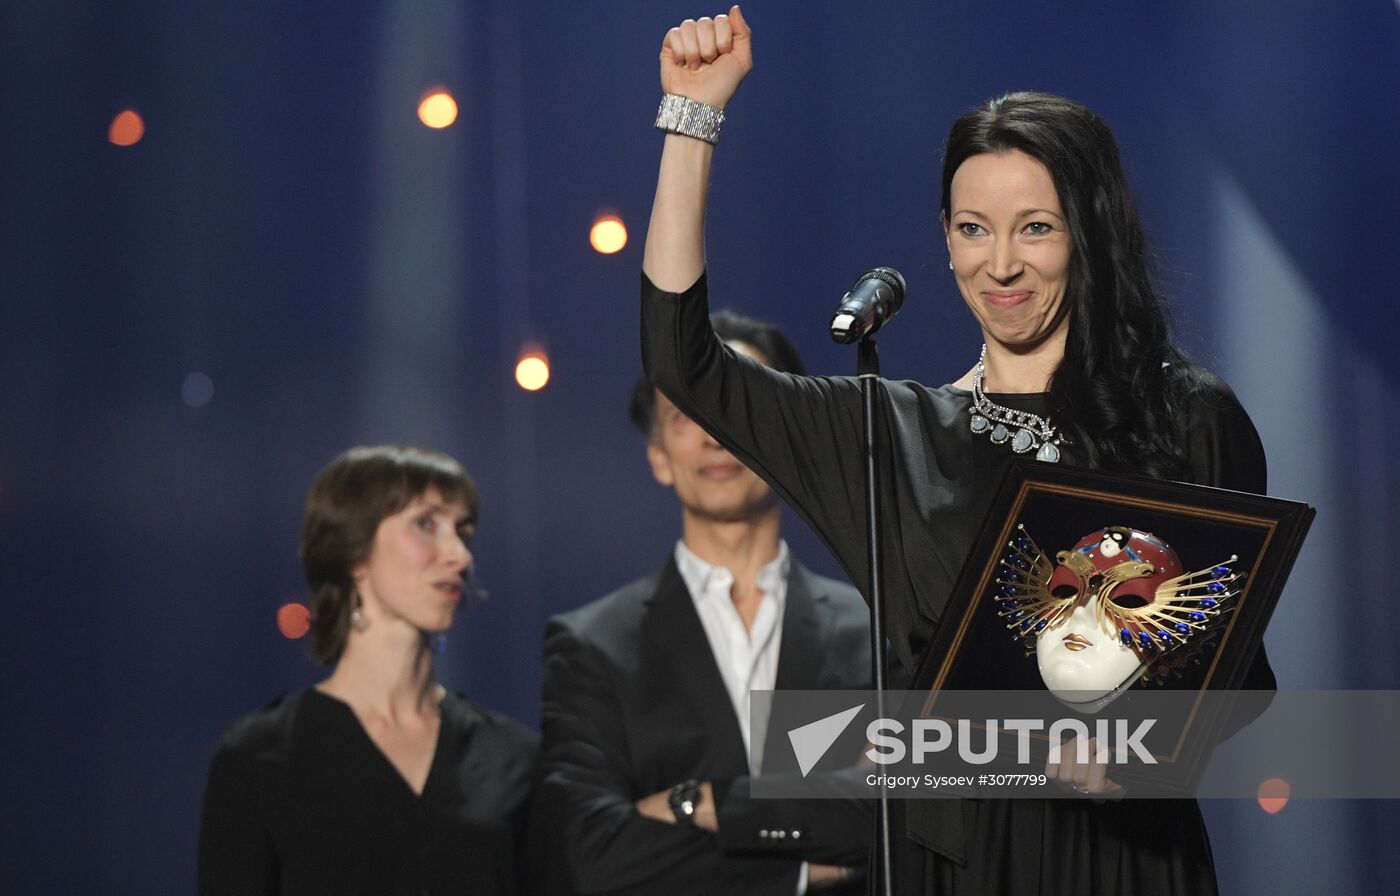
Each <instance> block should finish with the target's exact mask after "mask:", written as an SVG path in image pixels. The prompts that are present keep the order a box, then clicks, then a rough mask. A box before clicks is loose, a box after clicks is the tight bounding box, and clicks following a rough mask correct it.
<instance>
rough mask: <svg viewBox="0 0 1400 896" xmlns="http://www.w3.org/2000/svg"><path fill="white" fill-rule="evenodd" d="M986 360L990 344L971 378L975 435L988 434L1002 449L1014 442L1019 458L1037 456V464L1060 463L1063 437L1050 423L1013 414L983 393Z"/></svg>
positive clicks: (978, 357)
mask: <svg viewBox="0 0 1400 896" xmlns="http://www.w3.org/2000/svg"><path fill="white" fill-rule="evenodd" d="M986 358H987V344H986V343H985V342H984V343H982V354H980V355H978V356H977V373H976V374H975V375H974V376H973V378H972V420H971V421H970V423H969V425H970V426H971V428H972V431H973V432H974V433H977V434H978V435H981V434H982V433H989V437H990V438H991V440H992V443H993V444H995V445H1000V444H1002V443H1003V442H1005V441H1007V440H1008V439H1010V440H1011V450H1012V451H1014V452H1016V453H1017V454H1025V453H1026V452H1028V451H1034V452H1035V459H1036V460H1043V461H1045V462H1046V463H1048V464H1053V463H1058V462H1059V460H1060V443H1061V442H1063V441H1064V437H1063V436H1061V435H1060V434H1059V433H1058V432H1056V431H1055V427H1054V426H1051V425H1050V421H1049V420H1047V419H1046V418H1044V417H1042V416H1040V415H1039V414H1032V413H1030V412H1028V411H1013V410H1012V409H1011V408H1008V407H1003V406H1002V405H999V404H997V403H996V402H994V401H992V400H991V399H990V398H988V397H987V393H986V392H983V391H982V378H983V377H984V376H985V375H986V372H987V370H986V366H985V365H984V362H985V361H986Z"/></svg>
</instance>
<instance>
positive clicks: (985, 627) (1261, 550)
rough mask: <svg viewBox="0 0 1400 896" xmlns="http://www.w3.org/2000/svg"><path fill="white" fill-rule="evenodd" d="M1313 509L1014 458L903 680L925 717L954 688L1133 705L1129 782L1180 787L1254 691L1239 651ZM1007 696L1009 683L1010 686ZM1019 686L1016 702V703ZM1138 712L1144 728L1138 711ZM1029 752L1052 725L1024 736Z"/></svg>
mask: <svg viewBox="0 0 1400 896" xmlns="http://www.w3.org/2000/svg"><path fill="white" fill-rule="evenodd" d="M1313 514H1314V511H1313V509H1312V508H1311V507H1308V506H1307V505H1306V504H1300V503H1297V502H1294V501H1285V500H1280V499H1277V498H1271V497H1265V496H1261V495H1254V494H1247V493H1243V492H1234V491H1227V490H1224V489H1216V488H1208V487H1205V486H1195V485H1187V484H1183V483H1176V482H1166V481H1161V480H1152V479H1144V478H1139V477H1128V476H1116V475H1108V474H1103V473H1093V472H1088V471H1083V470H1075V469H1072V468H1068V467H1060V466H1054V465H1049V464H1038V463H1028V462H1023V463H1018V464H1015V465H1013V467H1012V468H1011V470H1010V471H1009V472H1008V474H1007V477H1006V479H1005V481H1004V482H1003V484H1002V486H1001V488H1000V490H999V491H998V493H997V497H996V498H995V499H994V501H993V503H992V506H991V509H990V511H989V513H988V515H987V518H986V520H985V522H984V523H983V526H982V529H981V531H980V533H979V534H978V536H977V540H976V542H975V543H974V546H973V549H972V552H971V554H970V555H969V557H968V560H967V564H966V565H965V566H964V568H963V570H962V574H961V575H960V577H959V579H958V583H957V585H956V587H955V588H954V590H953V593H952V596H951V599H950V600H949V603H948V605H947V609H946V611H945V614H944V617H943V619H942V620H941V621H940V624H939V628H938V631H937V633H936V635H935V637H934V640H933V642H932V644H931V645H930V647H929V650H928V652H927V653H926V655H925V657H924V660H923V662H922V664H921V667H920V669H919V672H918V673H917V675H916V676H915V679H914V684H913V687H914V689H915V690H917V691H919V692H920V693H921V694H922V695H923V696H921V697H920V698H919V699H920V700H922V701H923V705H922V707H921V708H920V710H919V714H920V715H921V716H922V717H924V718H927V719H933V718H951V717H954V716H965V715H967V710H966V708H965V707H964V706H963V705H961V704H960V702H959V700H958V699H957V695H958V694H959V693H964V692H969V693H970V692H988V691H998V692H1014V693H1015V695H1016V697H1017V698H1018V699H1019V701H1020V702H1019V703H1018V704H1017V705H1018V706H1020V707H1022V708H1021V709H1018V710H1017V712H1020V713H1021V714H1023V715H1024V714H1025V713H1026V710H1025V709H1024V708H1023V707H1025V706H1027V705H1032V706H1036V707H1038V708H1037V709H1036V713H1037V716H1039V715H1042V714H1043V716H1044V718H1045V719H1046V720H1047V724H1046V725H1045V731H1050V730H1052V726H1051V725H1050V724H1049V719H1050V718H1051V717H1055V718H1065V717H1068V718H1071V719H1081V720H1083V722H1084V724H1085V725H1086V726H1088V727H1089V728H1090V729H1092V727H1093V725H1094V723H1095V722H1096V721H1099V720H1104V722H1103V724H1104V725H1105V728H1100V729H1099V730H1100V731H1103V730H1106V726H1107V724H1108V723H1107V720H1109V719H1112V720H1113V723H1114V724H1118V725H1124V724H1128V723H1129V722H1130V721H1131V722H1132V723H1133V724H1137V725H1138V726H1139V730H1146V731H1149V732H1150V733H1149V734H1147V735H1146V736H1145V737H1144V739H1143V744H1144V745H1145V748H1144V749H1143V751H1142V752H1143V753H1144V754H1150V758H1148V759H1147V761H1135V762H1123V763H1122V764H1121V765H1119V766H1116V767H1115V768H1114V770H1113V771H1112V772H1111V774H1112V776H1113V778H1114V780H1115V781H1118V782H1120V783H1123V784H1125V785H1126V786H1127V787H1128V791H1127V792H1129V793H1132V792H1134V790H1136V792H1137V793H1139V794H1141V795H1152V794H1156V795H1164V796H1165V795H1173V794H1175V795H1184V794H1187V793H1190V792H1191V790H1192V788H1193V787H1194V785H1195V783H1196V782H1197V781H1198V780H1199V779H1200V776H1201V774H1202V773H1203V771H1204V769H1205V764H1206V762H1207V761H1208V760H1209V758H1210V753H1211V751H1212V750H1213V749H1214V747H1215V745H1216V744H1217V743H1219V742H1220V741H1221V740H1222V739H1223V738H1225V737H1228V736H1229V735H1230V734H1231V733H1233V732H1234V731H1235V730H1238V729H1239V728H1240V727H1241V726H1242V725H1244V724H1247V723H1248V721H1249V720H1251V719H1253V718H1254V717H1256V716H1257V715H1259V713H1260V712H1262V711H1263V709H1264V708H1265V707H1266V706H1267V705H1268V701H1269V700H1270V699H1271V696H1272V690H1271V689H1272V681H1271V680H1269V679H1268V678H1267V676H1263V677H1261V676H1260V675H1259V674H1258V672H1259V671H1261V669H1262V667H1260V669H1256V674H1255V676H1254V677H1251V675H1250V669H1251V663H1252V662H1253V661H1254V658H1255V656H1256V653H1257V652H1258V650H1259V649H1260V644H1261V642H1262V639H1263V635H1264V629H1265V627H1266V626H1267V625H1268V622H1269V618H1270V616H1271V615H1272V613H1273V610H1274V606H1275V604H1276V603H1277V602H1278V598H1279V593H1280V592H1281V590H1282V589H1283V585H1284V582H1285V581H1286V580H1287V578H1288V573H1289V570H1290V569H1291V568H1292V565H1293V562H1294V560H1295V558H1296V557H1297V555H1298V551H1299V548H1300V547H1301V546H1302V542H1303V538H1304V536H1305V535H1306V533H1307V530H1308V526H1309V524H1310V523H1311V521H1312V517H1313ZM1008 697H1010V694H1008ZM1028 701H1029V702H1028ZM1144 718H1150V723H1149V724H1148V725H1146V726H1143V725H1142V724H1141V723H1140V721H1133V720H1141V719H1144ZM1032 740H1033V742H1034V744H1035V748H1036V749H1037V750H1039V751H1040V755H1042V756H1046V755H1048V754H1049V751H1050V746H1051V743H1050V737H1049V736H1048V735H1047V734H1045V733H1040V734H1038V735H1037V736H1035V737H1033V738H1032Z"/></svg>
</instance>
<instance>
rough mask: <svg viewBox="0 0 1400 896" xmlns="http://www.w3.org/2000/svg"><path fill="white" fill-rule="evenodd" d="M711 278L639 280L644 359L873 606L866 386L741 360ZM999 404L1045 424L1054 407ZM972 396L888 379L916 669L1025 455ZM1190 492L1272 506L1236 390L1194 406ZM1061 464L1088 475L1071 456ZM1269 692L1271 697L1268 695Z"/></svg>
mask: <svg viewBox="0 0 1400 896" xmlns="http://www.w3.org/2000/svg"><path fill="white" fill-rule="evenodd" d="M706 290H707V286H706V277H705V276H703V275H702V276H701V277H700V279H699V280H698V281H696V283H695V284H694V285H693V286H691V287H690V289H688V290H686V291H685V292H684V293H680V294H675V293H666V292H662V291H661V290H659V289H657V288H656V287H655V286H654V285H652V283H651V281H650V280H648V279H647V277H646V275H645V274H643V275H642V358H643V363H644V364H645V366H646V370H647V373H648V375H649V376H650V377H651V380H652V382H653V383H655V384H656V386H657V388H659V389H660V390H661V391H662V392H664V393H665V394H666V395H667V397H668V398H670V399H671V401H673V402H674V403H675V404H676V406H677V407H679V408H680V409H681V410H682V411H684V412H685V414H686V415H687V416H689V417H690V418H691V419H693V420H695V421H696V422H698V423H699V424H700V425H701V426H703V427H704V428H705V429H706V430H708V431H709V432H710V433H711V434H712V435H713V436H714V437H715V438H716V439H718V440H719V441H720V442H721V443H722V444H723V445H724V446H725V447H726V448H728V449H729V450H730V451H732V452H733V453H734V454H735V456H737V457H738V458H739V459H740V460H742V461H743V462H744V463H745V464H746V465H748V466H749V467H751V468H752V469H753V470H754V471H756V472H757V473H758V474H759V475H760V476H762V477H763V478H764V479H766V480H767V481H768V482H769V483H770V484H771V485H772V486H773V487H774V489H775V490H776V491H777V492H778V493H779V494H780V495H782V497H783V498H784V500H786V501H787V502H788V504H789V505H791V506H792V507H793V509H794V510H796V511H797V512H798V513H799V514H800V515H801V516H802V517H803V519H805V520H806V521H807V523H808V524H809V525H811V527H812V528H813V529H814V530H815V531H816V533H817V534H818V535H819V536H820V537H821V538H822V540H823V541H824V542H825V543H826V545H827V547H828V548H830V550H831V552H832V553H833V554H834V555H835V556H836V559H837V560H838V561H840V563H841V565H842V567H843V568H844V569H845V570H846V573H847V575H849V576H850V578H851V582H852V583H853V584H854V585H855V586H856V587H857V588H858V589H860V591H861V593H862V594H866V595H868V594H869V587H868V584H869V571H868V558H867V556H866V543H865V478H864V477H865V469H864V462H863V460H862V455H861V452H860V450H859V446H860V445H861V444H862V441H861V439H862V433H861V396H860V383H859V381H858V380H857V379H855V378H854V377H813V376H794V375H792V374H787V373H780V372H778V371H775V370H772V369H770V368H768V367H765V366H763V365H762V364H759V363H757V362H756V361H753V360H752V359H750V358H746V357H744V356H743V355H740V354H738V353H736V352H734V351H733V350H732V349H730V348H729V347H728V346H726V345H725V344H724V343H723V342H721V341H720V340H719V339H718V338H717V337H716V336H715V335H714V332H713V330H712V329H711V327H710V324H709V307H708V303H707V298H706ZM994 397H995V400H996V401H997V402H998V403H1000V404H1004V405H1008V406H1010V407H1011V408H1013V409H1015V410H1019V411H1031V412H1035V413H1040V414H1045V413H1046V412H1047V405H1048V396H1046V395H1043V394H1039V395H1020V394H1007V395H1001V394H999V395H996V396H994ZM971 404H972V395H971V393H969V392H967V391H966V390H964V389H959V388H957V387H955V386H942V387H940V388H937V389H931V388H929V387H927V386H923V385H921V384H919V383H915V382H910V381H903V382H897V381H892V380H880V381H879V388H878V390H877V411H876V414H877V426H879V428H880V441H879V443H878V444H880V445H881V446H882V450H883V453H882V454H881V455H880V456H879V458H878V463H879V464H880V466H881V468H882V470H881V472H882V476H883V479H884V483H885V488H886V493H885V494H884V495H882V505H883V506H882V508H881V510H882V513H883V516H882V519H881V520H880V521H879V522H880V527H881V530H882V531H884V532H885V533H887V537H886V538H885V539H884V552H885V553H884V557H883V561H884V570H885V576H886V582H885V588H886V603H885V612H886V614H887V630H888V631H889V633H890V639H891V643H892V646H893V648H894V649H895V651H896V652H897V653H898V655H899V658H900V660H901V661H902V662H903V663H904V665H905V666H906V667H907V668H910V669H912V668H913V664H914V663H915V662H916V661H917V659H918V657H919V655H920V653H921V652H922V650H923V648H924V646H926V645H927V643H928V641H929V640H930V637H931V635H932V632H933V629H934V627H935V626H936V625H937V622H938V619H939V618H940V616H941V614H942V612H943V608H944V605H945V603H946V602H947V600H948V595H949V594H950V592H951V591H952V588H953V584H954V581H955V580H956V578H957V575H958V573H959V572H960V571H961V569H962V566H963V562H964V560H965V559H966V558H967V555H968V553H969V552H970V551H971V549H972V542H973V539H974V538H975V537H976V535H977V532H978V530H979V528H980V526H981V524H982V520H983V517H985V516H986V513H987V510H988V508H989V507H990V506H991V502H992V499H993V497H994V496H995V492H996V489H997V487H998V486H999V485H1000V483H1001V480H1002V477H1003V476H1004V475H1005V473H1006V470H1007V469H1008V467H1009V466H1010V464H1011V462H1012V461H1013V460H1014V459H1016V458H1017V457H1018V455H1015V454H1013V453H1012V451H1011V450H1010V447H1009V446H1006V445H993V444H991V442H990V440H989V439H988V438H987V437H986V436H985V435H981V436H977V435H974V434H973V433H972V432H971V431H970V430H969V428H968V420H969V408H970V406H971ZM1188 415H1189V420H1188V421H1187V423H1186V426H1185V427H1184V431H1185V432H1186V433H1187V434H1188V435H1187V437H1186V438H1187V445H1186V449H1187V452H1186V453H1187V459H1188V463H1189V465H1190V471H1191V479H1192V481H1194V482H1196V483H1199V484H1201V485H1212V486H1216V487H1219V488H1230V489H1236V490H1239V491H1247V492H1255V493H1260V494H1262V493H1263V492H1264V490H1265V465H1264V449H1263V446H1262V444H1261V443H1260V441H1259V435H1258V433H1257V432H1256V431H1255V429H1254V424H1253V423H1252V422H1251V421H1250V419H1249V416H1248V415H1247V414H1246V413H1245V411H1244V408H1242V407H1241V406H1240V404H1239V401H1237V400H1236V398H1235V396H1234V393H1232V392H1231V391H1230V389H1229V387H1228V386H1226V385H1225V384H1224V383H1223V382H1221V381H1219V380H1218V379H1213V378H1212V380H1211V381H1210V382H1208V383H1206V384H1205V385H1204V386H1203V388H1202V389H1201V390H1200V392H1199V393H1198V394H1197V395H1195V396H1194V397H1193V399H1192V400H1191V402H1190V404H1189V407H1188ZM1062 452H1063V455H1064V462H1065V463H1070V464H1074V463H1082V461H1079V459H1078V458H1076V456H1075V453H1074V448H1073V446H1072V445H1068V444H1067V445H1064V446H1062ZM1271 686H1272V685H1270V687H1271Z"/></svg>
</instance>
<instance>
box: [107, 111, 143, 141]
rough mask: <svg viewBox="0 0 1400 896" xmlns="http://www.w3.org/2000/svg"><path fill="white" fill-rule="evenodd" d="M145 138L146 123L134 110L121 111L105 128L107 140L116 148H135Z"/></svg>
mask: <svg viewBox="0 0 1400 896" xmlns="http://www.w3.org/2000/svg"><path fill="white" fill-rule="evenodd" d="M144 136H146V122H144V121H142V120H141V115H140V113H138V112H137V111H136V110H135V109H123V110H122V111H120V112H118V113H117V117H116V118H113V119H112V123H111V125H109V126H108V128H107V139H108V140H110V141H111V142H112V143H115V144H116V145H117V146H135V145H136V144H137V143H140V142H141V138H142V137H144Z"/></svg>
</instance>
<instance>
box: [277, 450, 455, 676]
mask: <svg viewBox="0 0 1400 896" xmlns="http://www.w3.org/2000/svg"><path fill="white" fill-rule="evenodd" d="M430 488H433V489H437V491H438V493H439V494H440V495H441V496H442V498H443V500H444V501H451V502H457V501H460V502H461V503H463V504H465V505H466V507H467V513H468V515H469V516H470V517H471V518H472V519H473V520H476V519H477V516H478V513H479V511H480V499H479V498H478V496H477V491H476V485H475V483H473V482H472V479H471V476H469V475H468V474H467V471H466V470H464V469H462V466H461V465H460V464H458V463H457V461H455V460H453V459H452V458H450V457H448V456H447V455H445V454H440V453H438V452H436V451H429V450H428V449H426V448H413V447H410V446H406V445H378V446H374V447H361V448H351V449H350V450H349V451H347V452H345V453H344V454H342V455H341V456H340V457H337V458H336V459H335V460H333V461H331V463H330V465H329V466H328V467H326V468H325V469H324V470H322V471H321V475H320V476H318V477H317V478H316V482H315V484H314V485H312V486H311V492H310V493H309V494H308V495H307V496H306V512H305V514H304V515H303V516H302V524H301V549H300V555H301V565H302V569H303V570H305V572H306V581H307V584H308V585H310V587H311V641H310V651H311V655H312V656H313V657H314V658H315V659H316V661H317V662H319V663H321V664H322V665H326V666H330V665H334V664H335V662H336V661H337V660H339V659H340V655H341V653H342V652H344V650H345V641H346V639H347V638H348V637H349V636H350V615H351V613H352V612H353V611H354V610H355V603H356V601H357V600H358V595H357V594H356V591H355V582H354V580H353V579H352V578H351V575H350V571H351V570H352V569H354V567H355V566H357V565H358V564H360V563H362V562H364V561H365V560H366V559H368V557H369V552H370V549H371V548H372V547H373V546H374V536H375V533H376V532H377V531H378V529H379V524H380V523H381V522H382V521H383V520H384V519H385V518H386V517H390V516H393V515H394V514H396V513H398V512H399V511H400V510H403V509H404V508H405V507H407V506H408V505H409V503H410V502H412V501H413V500H414V499H415V498H418V497H420V496H421V495H423V494H424V493H425V492H427V491H428V489H430Z"/></svg>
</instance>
